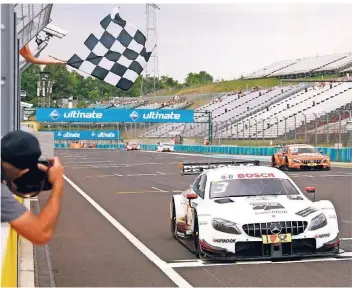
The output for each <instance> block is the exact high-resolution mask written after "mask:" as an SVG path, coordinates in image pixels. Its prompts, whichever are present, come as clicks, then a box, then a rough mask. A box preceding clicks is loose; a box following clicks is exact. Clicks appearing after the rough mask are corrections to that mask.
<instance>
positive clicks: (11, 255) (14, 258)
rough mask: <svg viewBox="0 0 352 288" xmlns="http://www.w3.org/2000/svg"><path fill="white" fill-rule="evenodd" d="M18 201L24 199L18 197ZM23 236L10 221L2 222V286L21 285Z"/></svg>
mask: <svg viewBox="0 0 352 288" xmlns="http://www.w3.org/2000/svg"><path fill="white" fill-rule="evenodd" d="M16 199H17V200H18V201H20V202H21V203H23V200H22V199H21V198H19V197H16ZM20 248H21V237H20V236H19V235H18V234H17V232H16V231H15V230H14V229H12V228H11V227H10V225H9V224H8V223H1V255H2V256H1V257H2V259H1V260H2V268H1V287H19V286H20V279H19V278H20V273H19V271H20V264H21V249H20Z"/></svg>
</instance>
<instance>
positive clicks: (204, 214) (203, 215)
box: [198, 213, 211, 217]
mask: <svg viewBox="0 0 352 288" xmlns="http://www.w3.org/2000/svg"><path fill="white" fill-rule="evenodd" d="M205 216H211V214H206V213H203V214H198V217H205Z"/></svg>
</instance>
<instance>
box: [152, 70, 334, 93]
mask: <svg viewBox="0 0 352 288" xmlns="http://www.w3.org/2000/svg"><path fill="white" fill-rule="evenodd" d="M336 78H338V76H337V75H323V76H315V77H309V78H298V79H296V80H301V81H302V82H303V81H304V80H317V81H319V80H322V79H324V80H333V79H336ZM292 84H294V83H293V82H286V81H284V80H282V81H281V80H280V79H278V78H265V79H253V80H245V79H243V80H230V81H223V82H219V83H211V84H206V85H200V84H198V85H193V86H190V87H187V88H185V89H182V90H181V89H180V90H172V91H166V90H162V91H157V92H156V96H163V95H165V96H169V95H187V94H198V93H204V94H207V93H220V92H231V91H235V90H240V89H243V90H245V89H247V88H248V89H250V88H252V87H255V86H261V87H263V88H269V87H273V86H277V85H285V86H286V85H292Z"/></svg>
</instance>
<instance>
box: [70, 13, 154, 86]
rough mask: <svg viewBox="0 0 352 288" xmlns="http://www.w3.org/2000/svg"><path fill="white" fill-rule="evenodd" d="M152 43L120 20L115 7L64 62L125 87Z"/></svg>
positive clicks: (143, 62)
mask: <svg viewBox="0 0 352 288" xmlns="http://www.w3.org/2000/svg"><path fill="white" fill-rule="evenodd" d="M155 46H156V45H154V46H153V45H151V44H150V43H148V42H147V39H146V37H145V35H144V34H143V33H142V32H141V31H140V30H139V29H137V28H136V27H134V26H133V25H131V24H130V23H128V22H126V21H125V20H123V19H122V18H121V17H120V14H119V10H118V7H116V8H115V9H114V10H113V11H112V13H111V14H109V15H107V16H106V17H105V18H104V19H103V20H101V22H100V25H99V26H98V27H97V29H96V31H94V32H93V33H91V34H90V35H89V37H88V38H87V39H86V41H85V42H84V45H83V47H82V49H81V50H80V52H79V53H76V54H74V55H73V56H72V57H71V58H70V59H69V60H68V61H67V64H68V65H70V66H71V67H74V68H76V69H78V70H80V71H82V72H85V73H87V74H89V75H91V76H93V77H95V78H97V79H100V80H102V81H104V82H106V83H109V84H111V85H113V86H115V87H117V88H120V89H122V90H124V91H127V90H129V89H130V88H131V86H132V85H133V84H134V83H135V82H136V80H137V78H138V76H139V75H140V74H141V73H142V71H143V69H144V67H145V66H146V64H147V62H148V61H149V59H150V56H151V54H152V52H153V50H154V48H155Z"/></svg>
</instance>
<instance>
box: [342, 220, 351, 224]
mask: <svg viewBox="0 0 352 288" xmlns="http://www.w3.org/2000/svg"><path fill="white" fill-rule="evenodd" d="M341 222H343V223H347V224H352V222H351V221H347V220H341Z"/></svg>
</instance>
